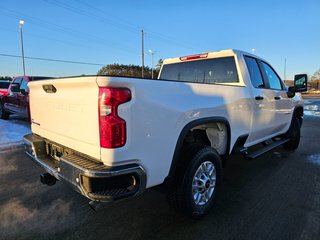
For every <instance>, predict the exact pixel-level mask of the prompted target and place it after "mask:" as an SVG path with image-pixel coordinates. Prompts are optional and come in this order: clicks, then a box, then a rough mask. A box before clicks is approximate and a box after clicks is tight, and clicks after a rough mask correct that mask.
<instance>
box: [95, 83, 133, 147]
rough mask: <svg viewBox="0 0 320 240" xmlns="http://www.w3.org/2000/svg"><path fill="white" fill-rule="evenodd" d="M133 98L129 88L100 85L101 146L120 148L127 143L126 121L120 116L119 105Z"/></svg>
mask: <svg viewBox="0 0 320 240" xmlns="http://www.w3.org/2000/svg"><path fill="white" fill-rule="evenodd" d="M130 99H131V92H130V90H129V89H128V88H112V87H99V130H100V146H101V147H103V148H118V147H122V146H123V145H125V143H126V135H127V133H126V121H125V120H123V119H122V118H120V117H119V116H118V106H119V105H120V104H122V103H125V102H128V101H130Z"/></svg>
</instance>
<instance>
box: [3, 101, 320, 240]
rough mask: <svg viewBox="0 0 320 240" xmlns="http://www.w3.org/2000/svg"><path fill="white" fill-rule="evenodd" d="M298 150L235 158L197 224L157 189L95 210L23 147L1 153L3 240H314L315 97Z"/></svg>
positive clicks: (318, 152) (319, 128)
mask: <svg viewBox="0 0 320 240" xmlns="http://www.w3.org/2000/svg"><path fill="white" fill-rule="evenodd" d="M306 105H307V106H313V107H307V108H308V109H309V110H308V111H310V113H308V114H307V115H306V117H305V119H304V124H303V128H302V138H301V144H300V147H299V149H298V150H297V151H295V152H286V151H284V150H282V149H281V148H280V149H278V150H277V151H274V152H272V153H270V154H267V155H265V156H264V157H261V158H259V159H256V160H254V161H246V160H244V159H243V158H242V157H241V156H240V155H233V156H232V157H231V158H230V160H229V162H228V164H227V167H226V169H225V175H224V182H223V183H224V189H223V191H222V192H221V195H220V196H219V198H218V199H217V203H216V206H215V208H214V209H213V210H212V211H211V212H210V214H209V215H208V216H207V217H205V218H204V219H202V220H200V221H194V220H190V219H187V218H184V217H182V216H180V215H179V214H177V213H176V212H175V211H173V209H170V208H169V207H168V205H167V202H166V199H165V196H164V195H162V194H161V193H159V192H157V191H155V190H148V191H147V192H145V193H144V194H143V195H141V196H139V197H137V198H132V199H128V200H124V201H120V202H116V203H111V204H106V205H104V206H103V207H102V208H101V209H100V211H98V212H94V211H92V210H91V209H90V208H89V206H88V205H87V203H88V201H87V200H86V199H85V198H84V197H82V196H80V195H79V194H77V193H76V192H74V191H72V190H71V189H69V188H68V187H67V186H65V185H63V184H61V183H57V184H56V185H55V186H52V187H47V186H44V185H41V183H40V182H39V174H41V173H42V172H43V171H42V170H41V169H40V168H39V167H37V166H36V165H35V164H34V163H33V162H32V161H31V160H30V159H29V158H27V157H26V156H25V155H24V153H23V151H22V150H21V148H9V149H4V150H2V151H1V152H0V239H5V240H10V239H32V240H34V239H87V240H90V239H153V240H155V239H268V240H270V239H277V240H279V239H319V236H320V208H319V204H320V148H319V143H320V142H319V135H320V118H319V117H317V116H313V115H318V114H317V113H318V112H319V111H320V108H319V106H320V100H319V99H307V100H306Z"/></svg>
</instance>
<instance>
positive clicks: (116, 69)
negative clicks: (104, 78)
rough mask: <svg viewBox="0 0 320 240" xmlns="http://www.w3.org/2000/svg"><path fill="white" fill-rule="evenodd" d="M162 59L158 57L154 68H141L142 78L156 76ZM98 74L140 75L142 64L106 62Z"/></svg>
mask: <svg viewBox="0 0 320 240" xmlns="http://www.w3.org/2000/svg"><path fill="white" fill-rule="evenodd" d="M162 63H163V60H162V59H160V60H159V61H158V64H157V65H156V66H155V68H153V69H151V68H150V67H147V66H145V67H144V68H143V72H144V74H143V75H144V78H152V70H153V78H154V79H156V78H158V75H159V72H160V68H161V66H162ZM98 75H108V76H121V77H139V78H140V77H142V66H140V65H133V64H129V65H125V64H118V63H114V64H107V65H105V66H103V67H102V68H101V69H100V70H99V71H98Z"/></svg>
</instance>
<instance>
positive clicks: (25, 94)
mask: <svg viewBox="0 0 320 240" xmlns="http://www.w3.org/2000/svg"><path fill="white" fill-rule="evenodd" d="M43 79H51V78H49V77H34V76H19V77H15V78H14V79H13V80H12V82H11V84H10V86H9V88H8V90H7V94H4V95H3V96H0V118H1V119H9V116H10V115H11V114H16V115H18V116H20V117H25V118H29V87H28V83H29V82H31V81H37V80H43Z"/></svg>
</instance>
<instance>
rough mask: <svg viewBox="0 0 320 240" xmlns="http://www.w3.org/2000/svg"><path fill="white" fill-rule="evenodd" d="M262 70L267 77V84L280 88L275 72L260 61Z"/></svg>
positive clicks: (272, 87)
mask: <svg viewBox="0 0 320 240" xmlns="http://www.w3.org/2000/svg"><path fill="white" fill-rule="evenodd" d="M262 66H263V68H264V72H265V74H266V77H267V78H268V81H269V85H270V88H271V89H276V90H282V84H281V80H280V78H279V77H278V75H277V73H276V72H275V71H274V70H273V69H272V68H271V67H270V66H269V65H268V64H267V63H265V62H262Z"/></svg>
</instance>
